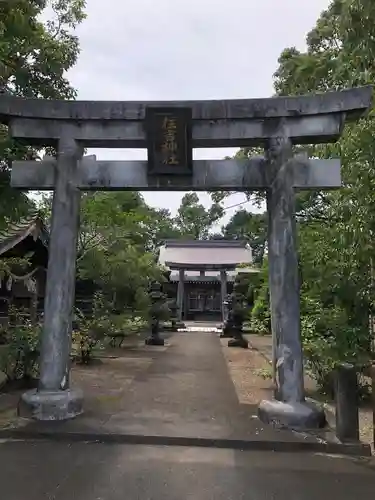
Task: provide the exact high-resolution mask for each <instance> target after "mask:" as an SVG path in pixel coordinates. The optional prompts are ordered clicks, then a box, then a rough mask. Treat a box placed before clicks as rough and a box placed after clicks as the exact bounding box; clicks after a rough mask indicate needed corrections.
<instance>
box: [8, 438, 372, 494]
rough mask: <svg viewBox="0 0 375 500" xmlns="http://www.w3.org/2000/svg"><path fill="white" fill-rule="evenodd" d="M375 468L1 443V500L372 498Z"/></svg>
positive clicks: (233, 454)
mask: <svg viewBox="0 0 375 500" xmlns="http://www.w3.org/2000/svg"><path fill="white" fill-rule="evenodd" d="M374 491H375V469H371V467H370V465H369V464H368V463H367V464H366V463H364V464H363V465H360V464H357V463H356V462H354V461H353V460H351V459H350V460H349V459H347V458H345V459H343V458H338V457H324V456H318V455H307V454H297V453H296V454H289V455H286V454H279V453H270V452H263V453H262V452H256V453H255V452H240V451H232V450H217V449H202V448H179V447H165V446H129V445H121V446H119V445H105V444H93V443H89V444H88V443H73V444H67V443H52V442H40V441H39V442H13V443H11V442H7V443H3V444H1V443H0V492H1V498H2V499H4V500H26V499H27V500H52V499H53V500H124V499H126V500H128V499H129V500H271V499H277V500H316V499H318V498H322V499H326V498H339V499H340V500H353V499H354V498H360V499H361V500H368V499H371V498H373V496H374Z"/></svg>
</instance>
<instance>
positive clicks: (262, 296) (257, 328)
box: [250, 259, 271, 335]
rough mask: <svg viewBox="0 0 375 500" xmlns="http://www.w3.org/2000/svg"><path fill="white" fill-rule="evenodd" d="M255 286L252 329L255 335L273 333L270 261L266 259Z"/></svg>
mask: <svg viewBox="0 0 375 500" xmlns="http://www.w3.org/2000/svg"><path fill="white" fill-rule="evenodd" d="M255 276H256V282H255V284H254V292H253V293H254V305H253V308H252V310H251V315H250V329H251V331H252V332H254V333H258V334H260V335H267V334H269V333H271V312H270V301H269V286H268V259H264V261H263V265H262V268H261V271H260V273H259V274H257V275H255Z"/></svg>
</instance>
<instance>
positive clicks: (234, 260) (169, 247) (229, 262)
mask: <svg viewBox="0 0 375 500" xmlns="http://www.w3.org/2000/svg"><path fill="white" fill-rule="evenodd" d="M252 262H253V259H252V252H251V248H250V246H249V245H248V244H247V242H246V241H239V240H204V241H203V240H201V241H198V240H192V241H186V240H169V241H166V242H165V245H163V246H162V247H161V248H160V254H159V263H160V264H161V265H163V266H165V267H167V268H168V269H169V270H170V271H171V275H170V283H169V284H168V289H167V290H166V291H167V293H168V296H169V297H171V298H177V305H178V308H179V319H184V320H188V321H189V320H191V321H199V320H200V321H210V320H212V321H220V320H222V319H223V318H224V317H225V308H224V302H225V300H226V297H227V294H229V293H231V292H232V289H233V283H234V280H235V277H236V275H237V274H238V273H239V272H245V273H249V272H258V270H257V269H254V268H253V267H252ZM240 265H241V267H238V266H240ZM244 265H245V266H246V267H244Z"/></svg>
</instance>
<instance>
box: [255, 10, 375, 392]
mask: <svg viewBox="0 0 375 500" xmlns="http://www.w3.org/2000/svg"><path fill="white" fill-rule="evenodd" d="M374 40H375V3H374V2H373V1H372V0H333V1H332V2H331V3H330V5H329V7H328V9H327V10H326V11H325V12H323V13H322V14H321V16H320V17H319V19H318V20H317V23H316V25H315V27H314V28H313V29H312V30H311V31H310V33H309V34H308V35H307V40H306V41H307V50H306V52H300V51H298V50H297V49H296V48H294V47H291V48H287V49H285V50H284V51H283V52H282V54H281V56H280V58H279V67H278V69H277V71H276V73H275V89H276V91H277V93H278V94H279V95H296V94H307V93H310V92H317V91H318V92H325V91H328V90H336V89H343V88H349V87H352V86H358V85H364V84H368V83H372V82H374V80H375V69H374V65H373V60H374V56H375V43H374ZM374 134H375V114H374V111H371V113H370V115H369V117H367V118H365V119H362V120H360V121H359V122H357V123H353V124H350V125H347V126H346V128H345V131H344V133H343V135H342V138H341V139H340V140H339V141H338V143H337V144H333V145H321V146H309V147H306V148H304V149H305V150H306V151H307V153H308V154H309V155H310V156H315V157H319V158H331V157H337V156H339V157H340V158H341V160H342V176H343V187H342V189H340V190H337V191H333V192H319V191H316V192H308V193H298V195H297V207H296V214H297V221H298V231H299V266H300V277H301V292H302V300H301V323H302V339H303V346H304V351H305V355H306V361H307V365H308V368H309V369H310V371H311V373H312V374H313V375H314V377H315V378H316V380H317V382H318V384H319V385H320V386H321V387H322V388H323V389H324V390H325V391H327V392H330V391H332V387H333V385H332V384H333V383H332V370H333V369H334V367H335V366H336V365H337V363H339V362H341V361H350V362H354V363H357V364H359V365H364V364H366V363H368V362H369V358H370V346H371V342H370V335H369V325H368V317H369V313H373V312H374V287H373V283H372V281H373V280H372V276H373V265H372V262H373V258H374V250H375V247H374V241H375V239H374V230H375V163H374V158H375V142H374V140H373V137H374ZM265 304H266V302H265V300H264V296H263V298H262V293H260V294H259V295H258V297H257V299H256V302H255V305H254V309H253V315H252V317H253V318H254V317H255V318H256V317H258V318H261V319H262V320H264V312H265V310H267V308H266V307H265ZM262 324H263V323H262Z"/></svg>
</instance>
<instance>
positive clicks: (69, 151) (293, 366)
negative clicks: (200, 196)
mask: <svg viewBox="0 0 375 500" xmlns="http://www.w3.org/2000/svg"><path fill="white" fill-rule="evenodd" d="M371 98H372V88H371V87H363V88H358V89H349V90H344V91H341V92H331V93H326V94H318V95H308V96H296V97H273V98H270V99H244V100H223V101H189V102H105V101H98V102H95V101H87V102H79V101H54V100H42V99H24V98H19V97H15V96H10V95H6V94H2V95H0V121H1V122H2V123H5V124H6V125H8V127H9V130H10V134H11V135H12V137H14V138H15V139H18V140H22V141H23V142H24V143H26V144H29V145H35V146H38V147H45V146H51V145H52V146H55V147H56V150H57V158H56V159H55V158H45V159H44V160H43V161H35V162H34V161H22V162H13V165H12V175H11V184H12V186H13V187H15V188H18V189H25V190H54V198H53V208H52V224H51V239H50V246H49V265H48V274H47V287H46V298H45V311H44V333H43V339H42V352H41V359H40V382H39V387H38V390H36V391H31V392H27V393H25V394H24V395H23V396H22V401H23V404H24V405H25V406H27V407H28V408H29V410H30V414H31V416H33V417H34V418H37V419H40V420H62V419H67V418H72V417H74V416H76V415H78V414H80V413H81V412H82V411H83V410H82V408H83V395H82V394H81V393H80V392H79V391H73V390H71V389H70V388H69V371H70V356H69V353H70V342H71V324H72V309H73V299H74V286H75V266H76V251H77V248H76V247H77V237H78V229H79V211H80V191H82V190H83V191H85V190H108V191H110V190H119V189H120V190H142V191H144V190H181V191H188V190H198V191H199V190H200V191H214V190H222V191H251V190H265V191H266V192H267V210H268V214H269V234H268V258H269V283H270V298H271V322H272V335H273V342H274V357H275V364H276V366H277V382H278V394H279V397H280V400H278V401H262V402H261V404H260V407H259V416H260V418H261V419H263V420H264V421H266V422H274V421H277V422H278V423H279V424H283V425H285V426H292V427H295V426H298V427H307V428H312V427H315V426H319V425H320V423H321V421H322V414H321V410H319V409H318V408H315V407H313V406H311V405H310V404H308V403H306V402H305V394H304V379H303V354H302V345H301V338H300V306H299V275H298V259H297V240H296V224H295V215H294V214H295V190H296V189H311V190H321V189H332V188H338V187H340V185H341V178H340V160H339V159H330V160H328V159H323V160H317V159H313V160H311V159H309V158H307V157H306V156H303V155H302V156H301V155H297V156H295V155H294V151H293V146H294V145H295V144H319V143H328V142H334V141H336V140H337V139H338V138H339V137H340V135H341V133H342V130H343V125H344V123H345V121H347V120H350V119H358V118H359V117H361V116H362V115H363V114H365V113H366V112H367V111H368V109H369V108H370V106H371ZM251 146H257V147H263V148H264V150H265V153H264V156H262V157H254V158H249V159H246V160H239V159H231V160H207V161H206V160H205V161H193V160H192V148H221V147H251ZM89 147H103V148H111V147H114V148H115V147H119V148H147V150H148V161H123V162H121V161H120V162H118V161H97V160H96V158H95V157H93V156H89V157H83V151H84V148H89ZM185 268H186V266H185ZM211 268H212V269H215V263H214V262H213V263H212V265H211ZM204 300H206V299H204ZM202 301H203V299H201V298H199V299H198V302H197V303H198V304H199V306H198V307H201V304H202V303H203V302H204V301H203V302H202Z"/></svg>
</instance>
